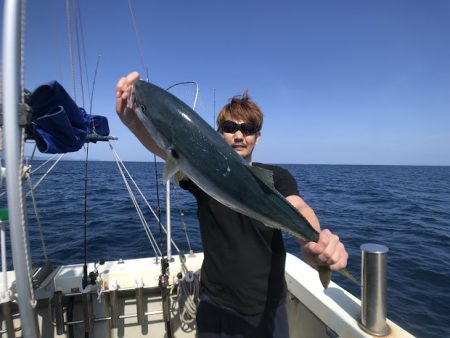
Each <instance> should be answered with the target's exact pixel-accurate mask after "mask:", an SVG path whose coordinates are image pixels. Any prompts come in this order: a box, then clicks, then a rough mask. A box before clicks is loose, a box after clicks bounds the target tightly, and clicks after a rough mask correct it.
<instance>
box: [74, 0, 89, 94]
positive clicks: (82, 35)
mask: <svg viewBox="0 0 450 338" xmlns="http://www.w3.org/2000/svg"><path fill="white" fill-rule="evenodd" d="M77 9H78V17H79V18H80V20H79V25H80V35H81V47H82V55H83V61H84V72H85V75H86V84H87V92H88V95H89V93H90V92H91V89H90V85H89V74H88V68H87V62H86V47H85V44H84V30H83V20H82V18H81V10H80V6H79V2H78V1H77Z"/></svg>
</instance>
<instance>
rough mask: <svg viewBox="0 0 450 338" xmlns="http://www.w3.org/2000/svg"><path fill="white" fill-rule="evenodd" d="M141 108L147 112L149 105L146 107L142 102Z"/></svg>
mask: <svg viewBox="0 0 450 338" xmlns="http://www.w3.org/2000/svg"><path fill="white" fill-rule="evenodd" d="M140 108H141V110H142V112H145V111H146V110H147V107H145V106H144V105H143V104H141V107H140Z"/></svg>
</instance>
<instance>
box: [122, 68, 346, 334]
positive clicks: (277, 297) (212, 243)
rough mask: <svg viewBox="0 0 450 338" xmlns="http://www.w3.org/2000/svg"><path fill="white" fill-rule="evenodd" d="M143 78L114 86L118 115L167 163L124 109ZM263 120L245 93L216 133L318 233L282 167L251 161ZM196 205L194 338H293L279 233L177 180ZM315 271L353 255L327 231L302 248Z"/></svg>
mask: <svg viewBox="0 0 450 338" xmlns="http://www.w3.org/2000/svg"><path fill="white" fill-rule="evenodd" d="M138 78H139V74H138V73H136V72H134V73H130V74H129V75H128V76H127V77H124V78H122V79H120V80H119V81H118V83H117V86H116V99H117V101H116V110H117V113H118V114H119V117H120V118H121V120H122V121H123V122H124V124H125V125H127V126H128V128H130V130H131V131H132V132H133V133H134V134H135V135H136V136H137V137H138V139H139V140H140V141H141V142H142V143H143V144H144V146H145V147H147V148H148V149H149V150H150V151H152V152H153V153H155V154H156V155H158V156H159V157H161V158H163V159H165V158H166V154H165V152H164V151H163V150H162V149H160V148H159V147H158V146H157V144H156V143H155V141H154V140H153V138H152V136H151V135H150V134H149V133H148V131H147V130H146V128H145V127H144V126H143V125H142V123H141V122H140V121H139V119H138V118H137V116H136V115H135V114H134V111H132V110H130V109H127V108H126V100H127V99H128V92H129V89H130V88H131V86H132V84H133V82H134V81H136V80H137V79H138ZM262 124H263V114H262V112H261V110H260V108H259V107H258V106H257V105H256V103H254V102H253V101H252V100H250V98H249V97H248V95H247V93H246V92H245V93H244V94H243V95H242V97H234V98H233V99H232V100H231V101H230V103H228V104H227V105H225V106H224V107H223V109H222V110H221V112H220V114H219V116H218V118H217V125H218V132H220V133H221V135H222V136H223V138H224V140H225V141H226V142H227V143H228V144H229V145H230V146H231V147H233V149H234V150H235V151H236V152H237V153H238V154H239V155H241V156H242V158H243V159H244V160H245V161H247V162H248V163H249V165H255V166H259V167H262V168H265V169H268V170H272V172H273V177H274V184H275V188H276V189H277V190H278V191H279V192H280V193H281V194H283V195H284V196H285V197H286V199H287V200H288V201H289V202H290V203H291V204H292V205H293V206H294V207H295V208H297V209H298V210H299V211H300V212H301V213H302V214H303V215H304V216H305V217H306V218H307V219H308V220H309V222H310V223H311V224H312V226H313V227H314V228H315V229H317V230H318V231H320V224H319V221H318V219H317V217H316V215H315V213H314V211H313V210H312V209H311V208H310V207H309V206H308V205H307V204H306V203H305V201H304V200H303V199H302V198H301V197H300V195H299V193H298V190H297V185H296V182H295V179H294V178H293V177H292V175H290V174H289V172H288V171H287V170H285V169H283V168H280V167H276V166H271V165H265V164H261V163H253V162H252V154H253V150H254V148H255V146H256V144H257V143H258V141H259V139H260V137H261V127H262ZM180 186H181V187H182V188H183V189H186V190H188V191H190V192H191V193H192V194H193V195H194V196H195V198H196V200H197V208H198V210H197V213H198V218H199V223H200V230H201V236H202V243H203V249H204V262H203V266H202V273H201V283H202V292H201V296H200V305H199V309H198V314H197V333H198V336H199V337H200V338H202V337H276V338H279V337H288V336H289V332H288V324H287V313H286V293H287V287H286V282H285V280H284V266H285V256H286V252H285V248H284V244H283V239H282V236H281V232H280V231H279V230H275V229H272V228H268V227H266V226H264V225H263V224H262V223H260V222H258V221H255V220H253V219H251V218H249V217H247V216H244V215H242V214H239V213H237V212H235V211H233V210H231V209H229V208H228V207H225V206H224V205H222V204H220V203H219V202H217V201H215V200H214V199H212V198H211V197H209V196H208V195H207V194H206V193H204V192H203V191H202V190H201V189H200V188H198V187H197V186H196V185H195V184H194V183H193V182H192V181H190V180H189V179H187V178H186V179H183V180H182V181H181V182H180ZM300 244H301V245H302V251H303V254H304V256H305V260H306V261H307V262H308V263H309V264H311V265H312V266H317V265H328V266H329V267H330V268H331V270H340V269H343V268H345V266H346V265H347V259H348V254H347V252H346V250H345V248H344V246H343V244H342V243H341V242H340V241H339V238H338V237H337V236H336V235H334V234H332V233H331V232H330V231H329V230H322V231H320V233H319V240H318V242H317V243H313V242H309V243H303V242H302V243H300Z"/></svg>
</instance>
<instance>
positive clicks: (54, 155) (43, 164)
mask: <svg viewBox="0 0 450 338" xmlns="http://www.w3.org/2000/svg"><path fill="white" fill-rule="evenodd" d="M59 155H61V154H59ZM56 156H58V154H53V156H52V157H50V158H49V159H48V160H47V161H45V162H44V163H42V164H41V165H40V166H39V167H37V168H36V169H34V170H31V173H32V174H34V173H35V172H36V171H38V170H39V169H41V168H42V167H43V166H45V165H46V164H47V163H48V162H50V161H52V160H53V159H54V158H55V157H56ZM61 156H62V155H61ZM61 156H60V157H61Z"/></svg>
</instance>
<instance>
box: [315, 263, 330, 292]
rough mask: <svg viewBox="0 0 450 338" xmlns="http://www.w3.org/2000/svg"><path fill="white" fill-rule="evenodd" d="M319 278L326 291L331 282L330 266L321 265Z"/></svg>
mask: <svg viewBox="0 0 450 338" xmlns="http://www.w3.org/2000/svg"><path fill="white" fill-rule="evenodd" d="M318 270H319V278H320V282H321V283H322V285H323V287H324V289H326V288H327V287H328V285H329V284H330V281H331V269H330V267H329V266H328V265H319V267H318Z"/></svg>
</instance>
